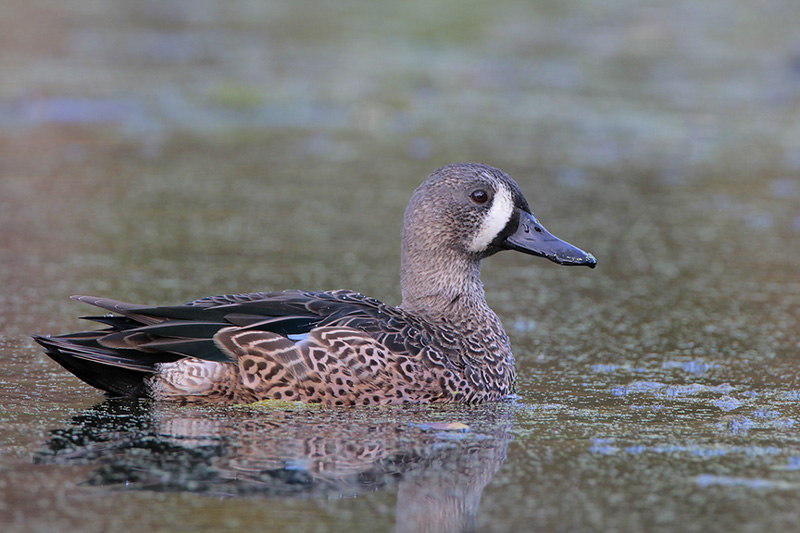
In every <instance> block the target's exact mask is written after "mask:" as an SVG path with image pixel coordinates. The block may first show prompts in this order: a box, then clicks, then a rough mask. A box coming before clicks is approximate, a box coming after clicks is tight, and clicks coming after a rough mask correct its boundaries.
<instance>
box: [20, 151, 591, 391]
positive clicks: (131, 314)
mask: <svg viewBox="0 0 800 533" xmlns="http://www.w3.org/2000/svg"><path fill="white" fill-rule="evenodd" d="M502 250H517V251H520V252H524V253H527V254H532V255H539V256H543V257H546V258H548V259H550V260H551V261H554V262H556V263H559V264H563V265H587V266H589V267H594V266H595V263H596V261H595V258H594V257H593V256H592V255H591V254H588V253H586V252H584V251H582V250H580V249H578V248H576V247H574V246H572V245H570V244H568V243H566V242H564V241H562V240H560V239H558V238H556V237H554V236H553V235H551V234H550V233H549V232H547V230H545V229H544V228H543V227H542V225H541V224H539V222H538V221H537V220H536V218H535V217H534V216H533V213H532V212H531V210H530V208H529V207H528V202H527V201H526V200H525V197H524V196H523V195H522V191H520V188H519V186H518V185H517V184H516V182H515V181H514V180H513V179H511V178H510V177H509V176H508V175H506V174H505V173H504V172H502V171H500V170H498V169H496V168H492V167H489V166H486V165H480V164H472V163H470V164H458V165H448V166H445V167H442V168H440V169H439V170H437V171H435V172H434V173H433V174H431V175H430V176H429V177H428V179H427V180H425V182H424V183H423V184H422V185H420V186H419V188H417V190H416V191H414V194H413V196H412V197H411V202H410V203H409V205H408V208H407V209H406V213H405V219H404V226H403V237H402V254H401V285H402V295H403V302H402V304H401V305H400V307H393V306H391V305H388V304H385V303H383V302H380V301H378V300H375V299H372V298H368V297H366V296H362V295H361V294H358V293H356V292H351V291H345V290H340V291H332V292H306V291H297V290H292V291H284V292H260V293H252V294H237V295H227V296H211V297H207V298H202V299H200V300H195V301H193V302H189V303H187V304H185V305H179V306H174V307H147V306H141V305H134V304H129V303H123V302H118V301H115V300H109V299H105V298H94V297H89V296H74V297H73V298H75V299H76V300H79V301H81V302H85V303H89V304H92V305H95V306H97V307H100V308H102V309H106V310H108V311H113V312H115V313H118V315H103V316H94V317H87V318H90V319H91V320H94V321H96V322H100V323H102V324H105V325H107V326H109V328H107V329H103V330H98V331H89V332H82V333H74V334H69V335H61V336H57V337H50V336H47V337H35V339H36V341H37V342H39V344H41V345H42V346H44V348H45V349H46V351H47V355H49V356H50V357H51V358H52V359H53V360H55V361H56V362H58V363H59V364H61V365H62V366H63V367H64V368H66V369H67V370H69V371H70V372H72V373H73V374H75V375H76V376H78V377H79V378H80V379H82V380H83V381H85V382H86V383H88V384H90V385H93V386H95V387H98V388H100V389H103V390H104V391H106V392H108V393H110V394H112V395H121V396H134V397H150V398H155V399H159V400H182V401H199V400H203V401H222V402H239V403H241V402H253V401H257V400H263V399H283V400H300V401H304V402H322V403H324V404H328V405H343V404H357V405H367V404H399V403H425V402H481V401H490V400H500V399H503V398H505V397H507V396H508V395H509V394H510V393H511V389H512V385H513V381H514V356H513V355H512V353H511V347H510V345H509V341H508V337H507V336H506V333H505V331H504V330H503V326H502V324H501V323H500V320H499V319H498V318H497V315H495V313H494V312H493V311H492V310H491V309H490V308H489V306H488V305H487V303H486V299H485V296H484V291H483V284H482V283H481V280H480V262H481V259H484V258H486V257H489V256H490V255H492V254H495V253H497V252H499V251H502Z"/></svg>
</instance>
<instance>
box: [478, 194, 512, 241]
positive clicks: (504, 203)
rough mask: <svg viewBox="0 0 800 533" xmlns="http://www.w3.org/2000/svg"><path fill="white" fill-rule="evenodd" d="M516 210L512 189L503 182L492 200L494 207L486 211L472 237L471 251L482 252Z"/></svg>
mask: <svg viewBox="0 0 800 533" xmlns="http://www.w3.org/2000/svg"><path fill="white" fill-rule="evenodd" d="M513 210H514V202H513V200H512V199H511V191H509V190H508V189H507V188H506V187H504V186H503V185H502V184H501V185H500V187H499V188H498V189H497V193H496V194H495V195H494V200H493V201H492V207H490V208H489V212H488V213H486V218H485V219H484V220H483V224H481V227H480V229H479V230H478V233H476V234H475V237H474V238H473V239H472V242H471V243H470V245H469V246H468V247H467V249H468V250H469V251H470V252H482V251H483V250H485V249H486V247H487V246H489V244H490V243H491V242H492V241H493V240H494V239H495V237H497V235H498V234H499V233H500V232H501V231H503V228H505V227H506V224H508V221H509V220H510V219H511V214H512V213H513Z"/></svg>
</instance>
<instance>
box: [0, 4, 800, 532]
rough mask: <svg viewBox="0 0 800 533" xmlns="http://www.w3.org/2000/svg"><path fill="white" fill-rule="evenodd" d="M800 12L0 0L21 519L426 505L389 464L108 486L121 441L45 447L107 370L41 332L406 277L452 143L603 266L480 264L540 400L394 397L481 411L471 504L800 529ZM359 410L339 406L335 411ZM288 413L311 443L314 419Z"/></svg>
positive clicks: (740, 7)
mask: <svg viewBox="0 0 800 533" xmlns="http://www.w3.org/2000/svg"><path fill="white" fill-rule="evenodd" d="M798 21H800V4H798V3H797V2H794V1H792V0H763V1H760V2H749V3H745V2H736V1H733V0H711V1H706V2H689V1H677V2H666V1H655V0H654V1H648V2H628V1H601V0H592V1H582V2H576V1H566V2H564V1H560V2H555V1H536V2H519V1H511V0H508V1H499V2H491V3H489V2H478V1H458V2H456V1H455V0H449V1H448V0H442V1H427V2H421V1H412V2H403V3H392V2H382V1H381V2H367V1H359V0H349V1H345V2H337V3H331V2H269V3H260V2H247V1H237V2H217V1H213V0H206V1H203V2H197V1H188V0H187V1H170V2H157V1H145V0H139V1H135V2H94V1H90V0H79V1H76V2H70V3H69V5H67V4H63V3H60V2H54V1H47V0H36V1H32V2H31V1H25V2H22V1H17V0H6V1H5V2H4V4H3V9H2V10H0V287H2V290H0V360H1V361H2V363H3V368H4V371H3V373H2V375H1V376H0V420H2V424H0V520H1V521H2V522H3V523H4V524H7V525H8V528H9V529H8V530H10V531H43V530H48V531H50V530H55V529H58V530H65V531H66V530H72V531H120V530H125V531H145V530H147V531H152V530H165V531H168V530H181V529H194V530H220V529H223V530H224V529H230V530H235V529H245V528H247V529H253V528H259V529H263V530H267V531H286V530H294V531H342V530H347V531H392V530H394V529H395V528H397V530H399V531H400V530H403V527H404V524H407V523H411V522H410V520H411V519H410V518H408V517H406V516H405V515H404V514H403V513H405V512H406V511H407V510H408V509H409V508H415V507H414V506H413V505H412V506H410V507H409V505H408V501H407V500H405V499H404V498H405V497H404V496H403V495H402V494H403V489H402V488H398V487H397V486H394V485H392V484H388V485H386V486H385V487H383V488H382V489H380V488H379V489H376V490H368V491H364V492H361V493H359V494H358V496H357V497H352V495H348V494H340V495H339V496H341V497H338V496H336V497H334V496H333V495H332V493H329V492H326V493H325V494H324V497H322V496H320V497H312V496H314V495H313V494H312V495H308V497H304V498H296V497H289V496H287V495H285V494H256V495H253V494H248V495H247V497H226V498H221V497H219V495H213V496H211V495H208V494H205V493H197V492H196V491H193V490H192V486H181V487H179V489H181V490H177V489H176V488H175V487H173V488H172V490H166V491H165V490H147V489H146V490H124V489H122V488H121V487H119V486H113V485H108V484H107V485H102V484H100V485H91V484H89V485H87V484H86V480H87V479H93V478H92V475H93V474H91V472H94V471H95V470H96V469H97V465H98V464H106V463H103V461H106V462H108V461H111V462H112V464H113V461H116V460H120V458H119V457H118V456H117V455H114V454H110V453H109V454H107V455H103V454H102V453H99V454H95V455H92V454H89V457H87V456H86V455H85V454H84V455H83V456H82V457H81V458H80V459H81V460H76V461H72V462H71V461H69V460H67V459H65V460H63V461H44V462H42V461H39V460H36V459H35V458H36V457H40V452H41V450H42V449H44V448H46V443H47V442H50V440H51V439H52V436H53V435H52V433H51V431H52V430H63V429H64V428H73V429H74V428H77V430H80V429H81V428H83V429H86V428H85V427H84V425H86V424H85V423H83V422H80V421H78V422H76V421H75V420H73V418H72V417H75V416H82V415H81V413H84V410H86V409H90V408H92V407H93V406H96V405H97V404H99V403H100V402H102V401H103V398H102V396H101V395H100V394H98V393H97V392H95V391H94V390H91V389H90V388H88V387H87V386H84V385H83V384H81V383H80V382H79V381H77V380H76V379H74V378H72V377H71V376H69V375H68V374H67V373H66V372H64V371H62V370H60V369H59V368H58V367H57V366H56V365H55V364H53V363H51V362H50V361H49V360H47V358H46V357H45V356H44V355H43V354H42V353H40V351H39V350H37V348H36V347H35V346H34V345H33V343H32V341H30V340H29V335H30V334H32V333H63V332H67V331H71V330H75V329H77V328H80V327H83V324H81V323H80V322H79V320H78V318H77V317H78V316H80V314H81V313H86V312H88V309H84V308H81V306H80V305H79V304H77V303H74V302H72V301H70V300H69V299H68V298H67V297H68V296H69V295H70V294H76V293H78V294H81V293H85V294H96V295H103V296H110V297H115V298H119V299H123V300H130V301H141V302H147V303H159V304H161V303H163V304H167V303H177V302H183V301H187V300H190V299H193V298H195V297H199V296H204V295H207V294H221V293H230V292H246V291H255V290H273V289H283V288H306V289H334V288H352V289H356V290H359V291H360V292H362V293H365V294H369V295H371V296H374V297H377V298H380V299H383V300H386V301H389V302H392V303H398V302H399V289H398V264H399V234H400V225H401V222H402V213H403V210H404V208H405V204H406V202H407V200H408V198H409V196H410V194H411V192H412V191H413V189H414V188H415V187H416V185H417V184H418V183H419V182H420V181H421V180H422V179H423V178H424V176H426V175H427V174H428V173H429V172H431V171H432V170H433V169H435V168H437V167H438V166H441V165H443V164H446V163H450V162H456V161H480V162H485V163H488V164H492V165H496V166H498V167H500V168H503V169H504V170H506V171H507V172H509V173H510V174H511V175H512V176H514V177H515V178H516V179H517V181H518V182H519V183H520V185H521V187H522V189H523V190H524V191H525V192H526V195H527V197H528V199H529V201H530V202H531V204H532V207H533V209H534V211H535V212H536V215H537V216H538V217H539V219H540V220H541V221H542V222H543V223H544V224H545V225H546V226H547V227H548V229H550V230H551V231H553V232H554V233H555V234H557V235H559V236H560V237H562V238H564V239H566V240H568V241H570V242H572V243H574V244H576V245H578V246H580V247H582V248H584V249H586V250H589V251H591V252H592V253H593V254H595V255H596V256H597V258H598V268H597V269H595V270H594V271H589V270H588V269H569V268H560V267H558V266H556V265H552V264H550V263H547V262H545V261H542V260H536V259H534V258H530V257H525V256H517V255H515V254H503V255H500V256H497V257H495V258H492V259H490V260H488V261H486V262H485V264H484V268H483V272H484V282H485V284H486V289H487V296H488V299H489V302H490V304H491V305H492V306H493V308H494V309H495V310H496V311H497V313H498V314H499V316H500V317H501V319H502V320H503V322H504V324H505V325H506V329H507V330H508V333H509V335H510V337H511V340H512V344H513V346H514V350H515V353H516V356H517V367H518V373H519V383H518V388H519V395H520V399H519V401H518V402H517V403H516V404H515V405H514V406H512V407H504V408H503V409H501V411H502V413H504V414H503V416H502V417H501V418H502V420H501V421H499V422H498V420H494V419H493V421H492V422H491V423H488V422H487V424H488V425H489V426H490V429H481V428H483V426H481V423H479V422H478V421H477V420H476V417H477V418H480V419H481V420H483V419H482V418H481V417H482V416H484V415H485V413H483V412H482V411H481V413H476V412H474V411H471V410H469V409H467V410H463V411H459V410H455V411H453V412H450V411H445V412H433V413H419V412H416V411H414V412H412V413H408V416H409V417H410V420H409V419H407V418H406V417H405V415H403V416H401V415H397V419H398V420H399V422H396V424H397V427H398V428H400V430H399V431H401V432H402V430H403V428H406V427H410V426H411V425H413V424H415V423H417V422H419V421H420V420H426V419H427V418H426V417H433V418H437V419H438V418H442V419H446V420H450V421H460V422H463V423H465V424H468V425H470V424H471V427H472V435H473V436H481V435H482V436H484V437H486V439H484V440H481V439H477V440H478V441H481V442H490V443H494V447H491V446H490V447H489V448H490V449H491V450H492V453H493V455H491V454H490V455H491V456H492V457H497V456H498V455H500V456H502V455H505V461H504V462H502V465H499V466H498V468H499V469H498V470H497V471H496V473H493V472H492V473H487V474H486V477H488V478H489V480H488V481H485V480H483V478H482V477H481V478H480V479H481V481H480V482H476V481H475V479H472V481H473V482H476V483H477V484H478V485H480V483H484V482H486V483H487V484H486V486H485V488H483V489H482V492H481V491H480V490H478V491H477V492H478V496H479V497H480V506H479V508H478V510H477V514H476V517H475V527H476V529H477V530H479V531H530V530H541V531H612V530H613V531H643V530H647V531H759V532H760V531H781V530H784V531H785V530H792V529H795V528H797V527H798V522H800V517H798V510H797V509H798V504H800V496H798V490H800V442H799V441H798V438H797V433H798V422H799V421H800V380H798V371H797V368H798V357H799V356H800V329H799V326H798V318H800V303H798V302H800V282H798V276H797V274H798V260H797V257H798V252H800V26H798V24H797V23H798ZM149 409H150V410H149V411H147V413H144V414H142V413H138V411H137V413H138V414H136V415H135V416H133V415H132V416H133V422H131V424H135V423H142V424H145V425H146V426H147V427H148V428H150V427H151V426H150V425H147V424H151V425H152V427H153V428H155V429H152V428H151V429H148V431H151V432H152V433H153V434H155V435H156V436H158V435H161V436H162V437H163V435H164V434H169V435H172V437H174V438H177V437H175V435H183V438H186V437H185V435H186V434H185V433H181V432H177V430H172V429H171V430H169V431H168V430H166V429H164V425H163V424H162V423H161V421H162V420H163V419H164V418H165V417H166V418H170V417H178V418H180V416H183V415H180V416H178V415H175V414H174V413H172V412H171V411H170V410H169V408H163V407H158V406H154V407H151V408H149ZM161 409H167V414H164V413H162V411H161ZM112 410H113V409H112ZM179 414H180V413H179ZM479 414H480V416H479ZM115 416H116V415H115ZM126 416H127V415H126ZM198 416H199V418H200V419H203V418H204V416H206V415H202V414H201V415H196V414H195V413H192V415H191V417H189V416H188V415H186V417H187V418H189V419H191V420H196V419H197V418H198ZM208 416H210V415H208ZM230 416H231V417H233V418H235V416H234V415H233V414H230ZM265 416H266V415H265ZM270 416H272V415H270ZM319 416H320V417H322V418H323V419H324V420H326V421H327V419H325V418H324V416H327V415H324V416H323V415H319ZM386 416H387V415H385V414H382V413H377V414H375V417H376V418H377V419H379V420H380V423H388V422H386V420H385V418H386ZM137 417H138V418H137ZM371 417H372V415H371V414H369V413H368V414H366V415H363V418H360V419H359V421H358V422H357V423H355V422H348V423H347V424H344V423H342V422H341V421H333V422H330V423H331V424H333V427H334V428H336V430H335V431H332V433H333V434H334V435H332V436H331V437H330V438H331V439H335V438H341V437H344V438H345V441H346V438H347V436H348V434H347V432H348V431H349V429H348V428H351V429H352V428H354V427H356V428H361V427H367V428H369V427H373V426H374V425H375V424H379V422H375V421H374V420H370V418H371ZM101 418H102V417H101ZM112 418H113V417H112ZM311 418H312V419H313V418H314V415H311ZM390 418H391V417H390ZM126 420H127V419H126ZM152 420H155V422H152ZM137 421H138V422H137ZM145 421H148V422H146V423H145ZM106 422H107V420H106V418H102V423H104V424H105V423H106ZM93 423H94V422H93ZM282 423H283V422H282ZM82 424H84V425H82ZM243 424H244V422H243ZM287 424H288V427H290V428H291V429H292V431H296V432H299V433H300V434H299V435H298V436H297V438H298V439H299V441H300V442H305V441H304V440H303V438H304V437H303V428H306V431H308V432H309V433H314V432H318V431H319V427H320V426H319V425H318V424H316V423H311V422H309V421H308V420H305V419H303V420H300V419H297V418H293V417H292V416H289V421H288V422H287ZM309 424H311V425H309ZM337 424H339V425H337ZM359 424H361V425H359ZM101 425H102V424H101ZM87 427H93V426H91V424H89V425H88V426H87ZM115 427H116V426H115ZM170 427H171V426H170ZM215 427H216V426H215ZM237 427H238V426H237ZM281 427H284V428H285V427H287V426H281ZM222 428H223V429H215V430H214V431H219V432H222V433H225V431H231V428H230V427H229V426H227V425H225V424H223V425H222ZM498 428H499V429H498ZM77 430H76V431H77ZM115 431H116V432H117V433H115V434H116V435H120V434H121V435H122V437H121V440H122V441H123V442H128V441H126V440H125V436H126V435H127V433H126V432H125V431H124V428H123V430H119V428H117V429H115ZM170 431H172V433H170ZM236 431H240V430H239V429H237V430H236ZM287 431H288V430H287ZM352 431H354V435H353V438H361V437H360V436H359V435H360V433H358V431H356V429H352ZM120 432H121V433H120ZM165 432H166V433H165ZM258 434H259V435H261V433H258ZM147 435H150V436H152V435H151V433H147ZM147 435H146V436H147ZM128 436H130V435H128ZM162 437H158V438H162ZM148 438H149V437H148ZM226 438H231V439H233V441H234V442H235V446H234V447H235V448H236V449H237V450H240V449H242V447H245V446H244V445H242V444H241V442H239V441H237V440H236V435H227V436H226ZM239 438H241V436H239ZM437 438H441V439H442V440H441V442H438V443H437V442H434V443H433V444H432V445H431V446H433V449H440V448H441V446H440V445H441V444H442V443H445V444H446V446H445V447H446V448H447V447H452V448H454V449H461V448H459V446H461V445H460V444H457V443H456V444H454V443H455V442H456V441H457V440H458V439H454V438H453V437H452V436H451V437H447V436H439V437H437ZM129 440H130V441H135V439H133V437H131V438H130V439H129ZM401 440H402V441H403V446H406V448H407V447H408V445H409V444H408V442H407V440H408V439H405V440H403V439H401ZM411 440H412V441H413V440H414V439H411ZM435 440H436V439H434V441H435ZM467 440H469V439H467ZM386 442H388V441H386ZM394 442H395V441H394V440H392V443H393V444H392V445H393V446H394ZM470 442H472V441H470ZM128 444H130V442H128ZM87 445H88V444H87ZM266 445H267V444H266V443H265V444H264V446H266ZM437 446H438V448H437ZM470 446H471V445H470ZM188 447H189V448H190V449H191V448H192V446H191V445H189V446H188ZM132 448H133V449H139V448H137V445H132ZM400 448H402V446H401V447H400ZM79 449H82V448H80V447H79ZM92 449H94V448H92ZM392 449H394V448H392ZM398 449H399V448H398ZM403 449H405V448H403ZM448 449H449V448H448ZM463 449H469V450H472V449H473V448H470V447H469V446H467V447H465V448H463ZM426 450H427V448H426ZM462 451H463V450H462ZM92 453H94V452H92ZM416 453H418V456H420V457H427V458H430V457H435V458H437V459H436V460H433V459H431V460H430V461H428V462H427V463H426V462H425V461H419V462H418V463H415V464H428V463H431V464H438V465H440V468H439V469H438V470H437V469H436V468H434V469H433V470H434V471H436V472H439V471H442V470H443V471H445V472H448V471H449V470H448V469H447V468H444V467H441V465H447V464H452V465H456V466H455V467H453V470H454V471H456V470H458V471H461V470H459V469H460V466H459V465H462V463H460V462H459V461H458V460H453V461H452V462H450V459H447V460H446V459H445V458H442V457H439V456H436V455H435V453H438V452H435V453H434V452H430V451H429V450H428V451H424V452H421V451H418V452H416ZM432 453H433V455H431V454H432ZM158 457H159V460H162V459H163V458H162V456H158ZM164 457H166V458H167V459H168V458H169V454H166V455H165V456H164ZM214 457H216V456H214ZM448 457H449V456H448ZM167 459H163V460H164V461H166V460H167ZM214 460H218V459H214ZM125 461H127V462H126V463H125V464H129V463H130V461H131V459H130V457H127V458H126V459H125ZM209 461H211V459H209ZM490 462H491V461H490ZM148 464H150V463H148ZM481 464H485V461H484V462H483V463H481ZM426 468H427V467H426ZM412 470H413V469H412ZM488 470H491V468H489V469H488ZM418 471H423V472H430V471H431V470H430V468H428V469H427V470H426V469H425V468H420V469H418ZM425 475H427V474H425ZM425 475H421V478H423V479H424V476H425ZM412 477H413V475H412ZM404 479H405V478H404ZM459 479H460V478H459ZM463 483H467V481H463ZM442 486H444V485H442ZM137 488H141V487H137ZM316 496H319V495H318V494H317V495H316ZM470 497H472V496H470ZM470 501H472V500H470ZM439 518H441V517H439ZM431 524H434V525H435V521H434V518H433V517H432V518H431ZM407 529H411V526H408V527H407ZM431 529H432V530H436V529H435V528H434V527H432V528H431Z"/></svg>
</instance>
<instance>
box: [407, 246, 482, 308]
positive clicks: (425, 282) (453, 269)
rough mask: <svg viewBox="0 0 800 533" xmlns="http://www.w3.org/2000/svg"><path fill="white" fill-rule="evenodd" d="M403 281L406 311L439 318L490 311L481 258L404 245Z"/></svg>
mask: <svg viewBox="0 0 800 533" xmlns="http://www.w3.org/2000/svg"><path fill="white" fill-rule="evenodd" d="M400 264H401V267H400V284H401V290H402V295H403V303H402V304H400V307H401V308H402V309H404V310H405V311H408V312H411V313H414V314H416V315H419V316H422V317H424V318H425V319H426V320H429V321H433V322H438V321H441V320H443V319H450V320H456V321H463V320H464V319H466V318H472V317H474V316H478V315H484V314H486V313H487V312H488V313H490V314H492V315H493V314H494V313H493V312H492V311H491V309H489V306H488V304H487V303H486V296H485V293H484V290H483V283H482V282H481V276H480V274H481V264H480V261H477V260H474V259H471V258H467V257H464V256H463V255H460V254H455V253H451V254H448V253H447V252H446V251H442V250H441V249H440V250H427V249H416V250H413V249H408V248H406V247H404V248H403V253H402V258H401V262H400Z"/></svg>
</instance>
